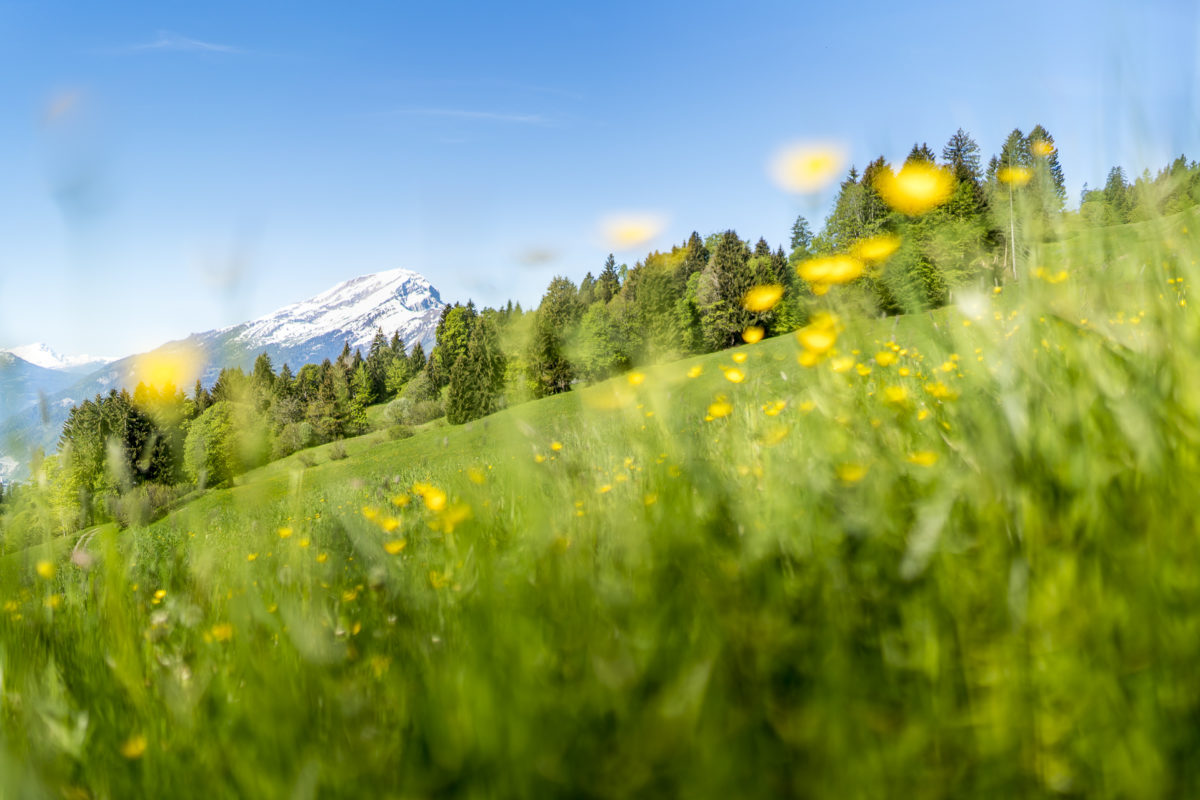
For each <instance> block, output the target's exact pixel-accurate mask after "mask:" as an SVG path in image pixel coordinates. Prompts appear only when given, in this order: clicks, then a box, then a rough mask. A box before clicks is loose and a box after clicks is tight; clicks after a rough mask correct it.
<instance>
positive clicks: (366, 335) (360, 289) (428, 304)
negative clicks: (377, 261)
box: [226, 269, 443, 347]
mask: <svg viewBox="0 0 1200 800" xmlns="http://www.w3.org/2000/svg"><path fill="white" fill-rule="evenodd" d="M442 306H443V303H442V298H441V297H440V296H439V295H438V292H437V289H435V288H433V285H432V284H430V283H429V281H428V280H426V279H425V277H424V276H422V275H420V274H418V273H416V272H412V271H410V270H406V269H393V270H388V271H386V272H377V273H375V274H373V275H363V276H362V277H358V278H354V279H352V280H349V281H346V282H345V283H340V284H338V285H337V286H334V287H333V288H332V289H329V290H327V291H325V292H322V293H321V294H319V295H317V296H316V297H313V298H311V299H308V300H304V301H301V302H299V303H293V304H292V305H289V306H284V307H283V308H281V309H279V310H278V311H275V312H274V313H271V314H268V315H266V316H265V317H260V318H259V319H256V320H253V321H251V322H248V323H243V324H242V325H238V326H235V328H238V329H240V330H239V332H238V333H237V336H236V338H235V341H236V342H239V343H244V344H246V345H248V346H250V347H266V346H269V345H276V346H283V347H288V346H295V345H299V344H302V343H304V342H309V341H312V340H314V339H323V338H325V337H328V336H329V335H330V334H344V335H345V338H346V340H347V341H349V342H350V346H351V347H360V346H365V345H369V344H370V343H371V339H372V338H373V337H374V335H375V332H376V331H377V330H379V329H381V328H382V329H383V332H384V334H385V335H387V336H388V337H389V338H390V337H391V335H392V334H393V333H397V332H398V333H399V334H400V338H401V339H402V340H404V341H405V343H406V344H408V343H412V342H413V341H414V340H422V339H426V338H427V335H428V325H429V319H430V317H431V314H430V312H436V313H437V314H440V312H441V309H442ZM226 330H229V331H232V330H233V328H227V329H226Z"/></svg>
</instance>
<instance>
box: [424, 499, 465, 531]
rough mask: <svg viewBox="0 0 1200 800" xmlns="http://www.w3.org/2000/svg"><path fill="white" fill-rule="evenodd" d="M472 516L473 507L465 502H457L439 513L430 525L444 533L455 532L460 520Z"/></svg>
mask: <svg viewBox="0 0 1200 800" xmlns="http://www.w3.org/2000/svg"><path fill="white" fill-rule="evenodd" d="M470 518H471V507H470V506H468V505H466V504H465V503H455V504H454V505H452V506H450V507H449V508H447V509H446V510H445V511H443V512H442V513H440V514H438V516H437V518H436V519H434V520H433V521H432V522H430V523H429V527H431V528H433V529H434V530H435V531H442V532H443V533H454V529H455V528H456V527H457V526H458V524H459V523H460V522H465V521H466V520H468V519H470Z"/></svg>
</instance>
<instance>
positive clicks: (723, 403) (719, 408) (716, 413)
mask: <svg viewBox="0 0 1200 800" xmlns="http://www.w3.org/2000/svg"><path fill="white" fill-rule="evenodd" d="M732 413H733V404H732V403H730V402H729V401H728V400H726V399H725V398H724V397H718V398H717V399H716V400H714V401H713V402H712V403H711V404H710V405H709V406H708V415H709V416H710V417H712V418H713V419H720V418H721V417H728V416H729V415H730V414H732Z"/></svg>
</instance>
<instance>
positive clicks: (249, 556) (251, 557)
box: [246, 553, 258, 561]
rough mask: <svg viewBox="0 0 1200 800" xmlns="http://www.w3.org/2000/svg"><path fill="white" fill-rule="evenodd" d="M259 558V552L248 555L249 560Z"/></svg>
mask: <svg viewBox="0 0 1200 800" xmlns="http://www.w3.org/2000/svg"><path fill="white" fill-rule="evenodd" d="M257 558H258V553H250V554H249V555H248V556H246V560H247V561H254V560H255V559H257Z"/></svg>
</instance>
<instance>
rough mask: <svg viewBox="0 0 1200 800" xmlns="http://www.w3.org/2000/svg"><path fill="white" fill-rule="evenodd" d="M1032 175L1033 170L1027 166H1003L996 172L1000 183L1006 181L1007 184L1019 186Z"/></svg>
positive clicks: (1027, 181)
mask: <svg viewBox="0 0 1200 800" xmlns="http://www.w3.org/2000/svg"><path fill="white" fill-rule="evenodd" d="M1032 177H1033V170H1031V169H1029V168H1028V167H1004V168H1003V169H1001V170H1000V171H999V172H997V173H996V178H998V179H999V181H1000V182H1001V183H1007V184H1008V185H1009V186H1013V187H1017V188H1020V187H1021V186H1024V185H1025V184H1027V183H1029V181H1030V179H1031V178H1032Z"/></svg>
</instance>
